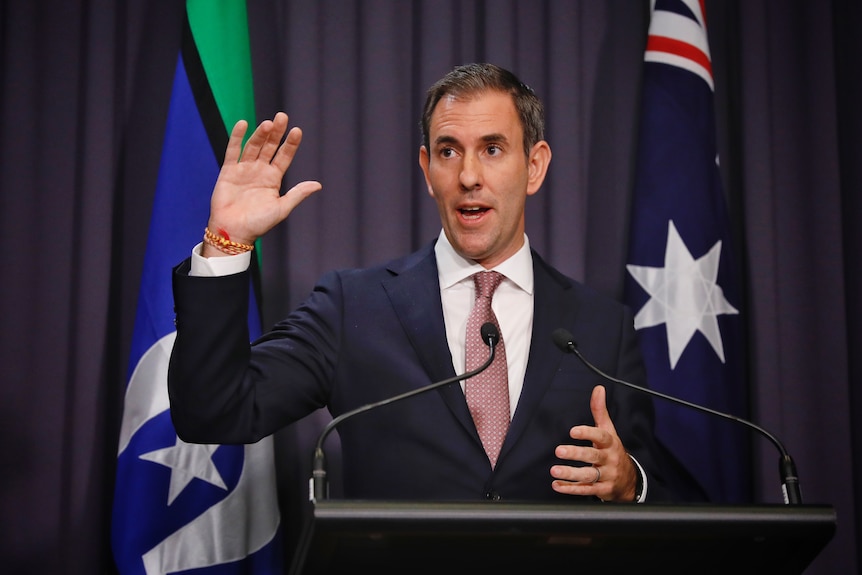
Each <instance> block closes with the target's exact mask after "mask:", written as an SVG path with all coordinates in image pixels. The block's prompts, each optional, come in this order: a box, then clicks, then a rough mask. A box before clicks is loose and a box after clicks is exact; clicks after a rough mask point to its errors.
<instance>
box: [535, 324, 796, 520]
mask: <svg viewBox="0 0 862 575" xmlns="http://www.w3.org/2000/svg"><path fill="white" fill-rule="evenodd" d="M552 337H553V340H554V343H555V344H556V345H557V347H559V348H560V349H561V350H562V351H563V352H566V353H573V354H575V355H576V356H578V359H580V360H581V362H582V363H583V364H584V365H586V366H587V367H588V368H589V369H590V370H592V371H593V372H594V373H596V374H598V375H599V376H600V377H602V378H604V379H606V380H608V381H612V382H614V383H618V384H620V385H624V386H626V387H629V388H631V389H635V390H637V391H642V392H644V393H648V394H650V395H654V396H656V397H660V398H662V399H666V400H668V401H672V402H674V403H678V404H680V405H685V406H686V407H691V408H693V409H697V410H698V411H703V412H706V413H710V414H712V415H717V416H718V417H723V418H724V419H729V420H731V421H735V422H737V423H741V424H743V425H745V426H747V427H749V428H751V429H753V430H755V431H757V432H758V433H760V434H761V435H763V436H764V437H766V438H767V439H768V440H769V441H771V442H772V444H773V445H775V447H776V448H777V449H778V452H779V453H780V457H779V459H778V473H779V474H780V477H781V490H782V493H783V495H784V503H785V504H793V505H798V504H801V503H802V495H801V492H800V490H799V477H798V475H797V474H796V464H795V463H794V462H793V459H792V458H791V457H790V454H789V453H788V452H787V449H785V448H784V445H783V444H782V443H781V441H779V440H778V438H777V437H775V436H774V435H772V434H771V433H769V432H768V431H766V430H765V429H763V428H762V427H760V426H759V425H756V424H754V423H752V422H750V421H747V420H745V419H742V418H740V417H736V416H735V415H730V414H728V413H722V412H721V411H716V410H714V409H710V408H709V407H705V406H703V405H698V404H696V403H691V402H690V401H686V400H684V399H680V398H678V397H674V396H672V395H667V394H665V393H662V392H660V391H656V390H654V389H649V388H646V387H641V386H639V385H635V384H633V383H629V382H627V381H623V380H621V379H617V378H615V377H611V376H610V375H608V374H606V373H605V372H603V371H602V370H600V369H599V368H597V367H596V366H594V365H593V364H591V363H590V362H589V361H587V359H586V358H585V357H584V356H583V355H581V352H580V351H579V350H578V346H577V344H576V343H575V341H574V338H573V337H572V334H571V333H570V332H569V331H567V330H565V329H563V328H558V329H556V330H554V333H553V334H552Z"/></svg>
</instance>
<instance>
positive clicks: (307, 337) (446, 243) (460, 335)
mask: <svg viewBox="0 0 862 575" xmlns="http://www.w3.org/2000/svg"><path fill="white" fill-rule="evenodd" d="M246 127H247V126H246V124H245V122H239V123H237V125H236V126H235V127H234V129H233V131H232V134H231V137H230V142H229V144H228V148H227V151H226V154H225V162H224V165H223V167H222V170H221V173H220V175H219V178H218V181H217V183H216V185H215V188H214V190H213V195H212V201H211V212H210V218H209V222H208V227H207V230H206V236H205V241H204V242H203V243H202V244H199V245H198V246H196V247H195V248H194V250H193V254H192V257H191V258H190V259H189V260H186V261H185V262H183V263H182V264H180V265H179V266H178V267H177V268H176V269H175V273H174V298H175V304H176V305H175V307H176V314H177V339H176V343H175V346H174V350H173V353H172V356H171V363H170V371H169V391H170V398H171V414H172V417H173V420H174V423H175V427H176V429H177V433H178V434H179V436H180V437H181V438H183V439H184V440H186V441H192V442H201V443H243V442H253V441H256V440H258V439H260V438H262V437H265V436H267V435H269V434H272V433H274V432H275V431H277V430H278V429H280V428H281V427H283V426H285V425H287V424H289V423H291V422H294V421H296V420H298V419H300V418H302V417H304V416H305V415H307V414H309V413H311V412H312V411H314V410H316V409H318V408H320V407H324V406H326V407H328V408H329V410H330V412H331V413H332V414H333V416H338V415H339V414H342V413H344V412H346V411H349V410H351V409H354V408H357V407H359V406H362V405H365V404H368V403H372V402H376V401H379V400H382V399H384V398H387V397H391V396H395V395H398V394H401V393H404V392H406V391H409V390H411V389H415V388H418V387H421V386H425V385H428V384H430V383H432V382H434V381H440V380H443V379H446V378H450V377H454V376H455V375H456V374H457V373H463V372H465V371H466V370H467V368H468V365H467V363H466V357H465V356H466V355H467V354H468V352H467V351H465V349H466V346H467V345H469V342H468V341H467V340H469V339H471V338H469V337H468V335H469V334H468V333H467V330H466V327H467V325H468V321H469V320H468V316H469V315H470V313H471V309H472V307H473V303H474V300H475V299H476V298H475V291H476V289H477V288H476V285H477V284H475V283H474V279H473V275H474V274H475V273H477V272H481V271H487V270H493V271H496V272H499V274H501V278H502V281H501V283H500V284H499V287H497V288H496V291H494V293H493V295H492V296H489V297H491V301H492V304H491V305H492V308H493V311H494V312H495V313H496V317H497V320H498V323H499V326H500V331H501V350H503V349H504V350H505V352H504V353H501V354H498V357H496V358H495V360H494V362H495V365H496V364H497V363H498V362H501V361H502V362H503V363H502V364H500V366H501V367H500V366H498V367H500V369H498V370H497V371H498V374H499V373H502V374H503V376H502V377H503V383H502V389H503V393H505V394H507V396H508V397H507V399H506V400H505V405H506V408H505V415H504V416H503V419H504V421H503V428H502V431H498V432H497V434H498V436H499V437H500V439H501V441H502V445H497V446H496V447H494V448H493V449H492V448H490V447H488V445H487V444H488V443H489V440H487V439H486V437H485V435H484V432H483V434H482V435H481V436H480V432H479V429H480V428H483V426H484V423H483V424H481V425H477V422H478V421H480V419H479V418H482V417H485V416H483V415H481V409H483V407H482V406H480V407H477V403H476V402H475V401H474V402H473V403H470V400H469V398H470V393H471V392H472V390H471V388H470V386H471V383H472V380H471V379H467V380H465V381H462V382H460V384H459V383H454V384H452V385H449V386H446V387H442V388H440V389H438V390H434V391H431V392H429V393H424V394H421V395H417V396H415V397H412V398H409V399H407V400H405V401H402V402H399V403H396V404H393V405H389V406H386V407H383V408H380V409H378V410H375V411H374V412H373V413H367V414H363V415H360V416H358V417H354V418H351V419H349V420H346V421H345V422H344V424H343V425H342V426H340V427H339V428H338V431H339V435H340V437H341V442H342V452H343V455H342V457H343V472H344V477H343V485H344V487H343V489H344V493H345V495H346V496H347V497H351V498H363V499H374V498H380V499H426V500H427V499H433V500H477V499H483V498H484V499H505V500H522V501H523V500H540V501H541V500H544V501H548V500H553V501H561V502H566V501H582V500H585V499H591V500H602V501H619V502H631V501H638V502H640V501H662V500H668V499H672V493H671V492H670V491H669V490H668V487H667V485H666V480H665V479H664V478H663V473H664V472H665V470H664V469H663V467H664V463H663V462H664V456H663V455H662V453H663V451H662V449H661V447H660V445H658V443H657V441H656V439H655V436H654V434H653V411H652V404H651V401H650V399H649V397H648V396H647V395H645V394H642V393H637V392H634V391H632V390H628V389H626V388H624V387H621V386H609V387H605V386H603V385H601V384H602V383H603V382H602V380H601V378H599V377H597V376H596V375H594V374H593V373H592V372H590V371H589V370H588V369H587V368H585V367H584V366H583V365H582V364H581V363H580V362H579V361H578V359H577V358H576V357H574V356H573V355H571V354H565V353H562V352H561V351H560V350H559V349H558V348H557V347H556V346H555V344H554V343H553V342H552V337H551V334H552V333H553V331H554V330H555V329H556V328H560V327H563V328H565V329H567V330H569V331H570V332H572V334H573V335H574V338H575V340H576V341H577V342H578V343H579V348H580V350H581V351H582V353H583V354H584V355H585V356H586V357H588V358H589V359H590V361H591V362H592V363H594V364H595V365H597V366H598V367H599V368H600V369H602V370H604V371H605V372H606V373H609V374H611V375H612V376H615V377H617V378H620V379H623V380H627V381H631V382H634V383H638V384H641V385H645V373H644V368H643V365H642V360H641V356H640V352H639V349H638V346H637V343H636V335H635V332H634V326H633V320H632V316H631V313H630V312H629V310H627V309H626V308H624V307H623V306H622V305H620V304H618V303H617V302H614V301H612V300H611V299H609V298H606V297H604V296H602V295H600V294H598V293H596V292H593V291H591V290H590V289H589V288H587V287H586V286H584V285H582V284H579V283H578V282H576V281H574V280H572V279H570V278H567V277H565V276H564V275H562V274H561V273H559V272H558V271H556V270H555V269H554V268H552V267H551V266H550V265H548V264H547V263H545V262H544V261H543V260H542V258H541V257H540V256H539V255H538V254H537V253H536V252H534V251H533V250H531V249H530V246H529V240H528V238H527V236H526V234H525V225H524V210H525V206H526V201H527V198H528V197H529V196H531V195H533V194H535V193H536V192H538V191H539V188H540V187H541V185H542V183H543V181H544V178H545V175H546V172H547V169H548V166H549V163H550V160H551V149H550V146H549V145H548V143H547V142H546V141H545V140H544V135H543V134H544V112H543V107H542V104H541V102H540V100H539V99H538V98H537V97H536V95H535V94H534V93H533V91H532V90H531V89H530V88H529V87H527V86H526V85H524V84H523V83H521V82H520V81H519V80H518V79H517V78H516V77H515V76H514V75H513V74H511V73H510V72H508V71H506V70H504V69H501V68H499V67H496V66H493V65H488V64H471V65H466V66H461V67H458V68H456V69H454V70H453V71H451V72H450V73H449V74H447V75H446V76H444V77H443V78H442V79H441V80H440V81H438V82H437V83H436V84H435V85H434V86H432V87H431V89H430V90H429V92H428V96H427V100H426V105H425V109H424V113H423V118H422V128H423V142H424V143H423V145H422V146H421V148H420V151H419V162H420V164H421V167H422V170H423V172H424V174H425V180H426V184H427V188H428V193H429V195H430V196H431V197H432V198H433V199H434V200H435V201H436V203H437V207H438V210H439V213H440V219H441V223H442V231H441V233H440V235H439V237H438V238H437V239H436V241H435V242H432V243H431V244H430V245H427V246H425V247H424V248H422V249H420V250H419V251H418V252H416V253H413V254H411V255H408V256H406V257H404V258H402V259H398V260H395V261H391V262H388V263H386V264H384V265H380V266H377V267H372V268H368V269H357V270H348V271H341V272H331V273H329V274H327V275H325V276H324V277H322V278H321V279H320V280H319V282H318V284H317V285H316V286H315V288H314V290H313V292H312V293H311V294H310V295H309V297H308V299H307V300H306V301H305V302H304V303H303V304H302V305H301V306H300V307H299V308H298V309H296V310H295V311H294V312H292V313H291V314H290V315H289V316H288V317H287V318H285V319H284V320H283V321H281V322H279V323H278V324H277V325H275V326H274V327H273V329H272V330H271V331H270V332H268V333H266V334H264V335H263V336H262V337H261V338H259V339H258V340H256V341H255V342H253V344H252V345H249V335H248V331H247V328H246V321H245V318H246V317H247V309H248V308H247V306H248V301H249V298H248V289H249V281H248V275H247V271H246V269H247V267H248V264H249V261H250V253H249V250H250V249H251V246H252V245H253V243H254V241H255V240H256V239H257V238H258V237H260V236H262V235H263V234H265V233H266V232H267V231H269V230H270V229H271V228H272V227H274V226H275V225H277V224H278V223H280V222H281V221H283V220H284V219H285V218H287V217H288V215H289V214H290V212H291V211H292V210H293V209H294V208H295V207H296V206H297V205H298V204H299V203H300V202H301V201H302V200H303V199H305V198H306V197H308V196H309V195H310V194H312V193H314V192H316V191H317V190H319V189H320V188H321V186H320V184H319V183H318V182H310V181H308V182H302V183H300V184H297V185H296V186H294V187H293V188H292V189H291V190H289V191H288V192H287V193H286V194H285V195H283V196H280V194H279V190H280V186H281V182H282V179H283V177H284V174H285V172H286V170H287V168H288V167H289V165H290V163H291V161H292V159H293V157H294V154H295V153H296V150H297V148H298V146H299V144H300V140H301V131H300V130H299V129H298V128H296V127H294V128H292V129H291V130H290V131H289V132H288V133H287V136H286V138H285V139H284V142H283V143H282V137H283V135H284V134H285V131H286V130H287V116H286V115H285V114H283V113H278V114H276V116H275V117H274V118H273V120H272V121H265V122H263V123H261V124H260V126H258V128H257V129H256V130H255V132H254V133H253V134H252V136H251V137H250V139H249V140H248V142H247V144H246V145H245V147H244V149H242V146H241V141H242V136H243V135H244V133H245V130H246ZM485 349H486V350H487V347H486V348H485ZM486 353H487V351H486ZM492 368H494V366H492ZM489 371H491V370H490V369H489ZM476 379H477V380H478V379H479V378H476ZM477 386H478V384H477ZM473 393H476V392H473ZM480 403H481V402H480ZM496 404H497V405H499V404H500V402H496ZM483 405H484V404H483ZM486 448H487V450H486Z"/></svg>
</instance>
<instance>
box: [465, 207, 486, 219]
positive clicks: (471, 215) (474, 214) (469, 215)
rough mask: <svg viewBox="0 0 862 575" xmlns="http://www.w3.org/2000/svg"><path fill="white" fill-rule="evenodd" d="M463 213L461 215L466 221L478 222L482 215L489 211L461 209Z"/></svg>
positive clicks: (473, 208)
mask: <svg viewBox="0 0 862 575" xmlns="http://www.w3.org/2000/svg"><path fill="white" fill-rule="evenodd" d="M458 211H459V212H461V215H462V216H463V217H464V219H467V220H478V219H479V218H480V217H482V215H483V214H484V213H485V212H487V211H488V208H480V207H472V208H461V209H459V210H458Z"/></svg>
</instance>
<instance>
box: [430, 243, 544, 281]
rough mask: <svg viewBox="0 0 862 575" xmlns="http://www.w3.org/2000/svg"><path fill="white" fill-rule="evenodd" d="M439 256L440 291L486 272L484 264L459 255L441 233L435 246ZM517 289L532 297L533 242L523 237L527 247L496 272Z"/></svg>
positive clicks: (523, 247)
mask: <svg viewBox="0 0 862 575" xmlns="http://www.w3.org/2000/svg"><path fill="white" fill-rule="evenodd" d="M434 254H435V255H436V256H437V273H438V274H439V277H440V287H441V288H442V289H447V288H450V287H452V286H453V285H455V284H457V283H459V282H461V281H464V280H465V279H466V278H469V277H471V276H472V275H473V274H475V273H477V272H481V271H486V270H485V268H484V267H482V265H481V264H479V263H476V262H475V261H473V260H471V259H467V258H465V257H462V256H461V255H459V254H458V253H457V252H456V251H455V248H453V247H452V244H451V243H449V238H447V237H446V233H445V232H444V231H442V230H441V231H440V236H439V237H438V238H437V243H436V245H435V246H434ZM493 269H494V271H498V272H500V273H501V274H503V275H504V276H505V277H506V278H507V279H508V280H510V281H511V282H512V283H514V284H515V285H516V286H518V287H519V288H521V289H522V290H524V291H525V292H527V293H528V294H530V295H532V293H533V256H532V252H530V240H529V238H527V235H526V234H524V245H523V246H521V249H519V250H518V251H517V252H515V254H514V255H513V256H512V257H510V258H509V259H507V260H506V261H504V262H502V263H501V264H499V265H498V266H496V267H495V268H493Z"/></svg>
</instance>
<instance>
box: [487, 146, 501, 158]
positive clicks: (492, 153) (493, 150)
mask: <svg viewBox="0 0 862 575" xmlns="http://www.w3.org/2000/svg"><path fill="white" fill-rule="evenodd" d="M500 152H502V150H501V149H500V147H499V146H497V145H491V146H488V155H489V156H496V155H497V154H499V153H500Z"/></svg>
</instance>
